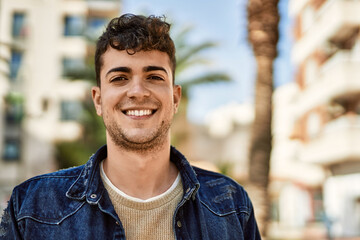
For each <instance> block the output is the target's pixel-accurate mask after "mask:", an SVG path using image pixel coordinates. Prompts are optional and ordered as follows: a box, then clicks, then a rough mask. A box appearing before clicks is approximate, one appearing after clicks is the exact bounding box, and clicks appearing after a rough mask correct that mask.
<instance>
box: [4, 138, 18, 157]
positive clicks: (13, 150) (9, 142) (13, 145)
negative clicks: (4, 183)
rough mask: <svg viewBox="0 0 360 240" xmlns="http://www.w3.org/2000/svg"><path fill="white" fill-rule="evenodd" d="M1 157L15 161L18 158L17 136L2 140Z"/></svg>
mask: <svg viewBox="0 0 360 240" xmlns="http://www.w3.org/2000/svg"><path fill="white" fill-rule="evenodd" d="M3 159H4V160H5V161H15V160H19V159H20V140H19V139H17V138H6V139H5V141H4V149H3Z"/></svg>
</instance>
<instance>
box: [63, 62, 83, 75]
mask: <svg viewBox="0 0 360 240" xmlns="http://www.w3.org/2000/svg"><path fill="white" fill-rule="evenodd" d="M84 68H85V62H84V59H83V58H68V57H65V58H63V61H62V75H63V76H64V77H74V76H78V75H79V73H81V71H83V70H84ZM80 75H81V74H80Z"/></svg>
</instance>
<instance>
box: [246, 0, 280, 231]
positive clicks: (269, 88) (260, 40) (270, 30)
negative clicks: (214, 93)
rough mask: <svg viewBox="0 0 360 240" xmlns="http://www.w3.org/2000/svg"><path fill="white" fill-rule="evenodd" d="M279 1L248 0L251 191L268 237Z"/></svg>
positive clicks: (259, 221) (261, 228)
mask: <svg viewBox="0 0 360 240" xmlns="http://www.w3.org/2000/svg"><path fill="white" fill-rule="evenodd" d="M278 1H279V0H248V8H247V11H248V32H249V37H248V38H249V41H250V43H251V45H252V47H253V50H254V55H255V59H256V64H257V77H256V85H255V120H254V124H253V128H252V138H251V145H250V146H251V147H250V163H249V186H248V191H249V194H250V195H251V197H252V200H253V204H254V208H255V213H256V218H257V221H258V225H259V228H260V232H261V235H262V236H263V237H266V229H267V222H268V218H269V205H270V204H269V196H268V191H267V189H268V183H269V169H270V154H271V146H272V145H271V142H272V133H271V119H272V93H273V62H274V59H275V58H276V56H277V48H276V45H277V42H278V34H279V32H278V23H279V19H280V16H279V12H278V9H277V5H278Z"/></svg>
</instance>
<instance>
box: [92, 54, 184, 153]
mask: <svg viewBox="0 0 360 240" xmlns="http://www.w3.org/2000/svg"><path fill="white" fill-rule="evenodd" d="M102 62H103V66H102V68H101V71H100V79H101V88H99V87H93V89H92V96H93V100H94V104H95V108H96V112H97V114H98V115H99V116H102V117H103V120H104V124H105V127H106V131H107V141H112V142H113V143H114V144H116V145H117V146H120V147H125V148H127V149H129V150H136V151H144V150H149V149H156V147H160V146H161V145H162V144H163V143H166V141H168V142H169V141H170V140H169V139H170V133H169V128H170V125H171V121H172V118H173V115H174V114H175V112H176V111H177V107H178V104H179V101H180V97H181V88H180V86H177V85H175V86H174V85H173V83H172V81H173V76H172V70H171V67H170V60H169V57H168V55H167V54H166V53H164V52H160V51H141V52H137V53H135V54H133V55H129V54H128V53H127V52H126V51H119V50H115V49H113V48H111V47H109V49H108V50H107V51H106V52H105V53H104V54H103V56H102Z"/></svg>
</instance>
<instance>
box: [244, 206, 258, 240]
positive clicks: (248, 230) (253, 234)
mask: <svg viewBox="0 0 360 240" xmlns="http://www.w3.org/2000/svg"><path fill="white" fill-rule="evenodd" d="M249 201H250V199H249ZM250 206H251V212H250V216H249V219H248V221H247V223H246V227H245V229H244V238H245V239H247V240H248V239H249V240H250V239H251V240H261V236H260V232H259V228H258V226H257V223H256V219H255V213H254V208H253V205H252V203H251V201H250Z"/></svg>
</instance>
